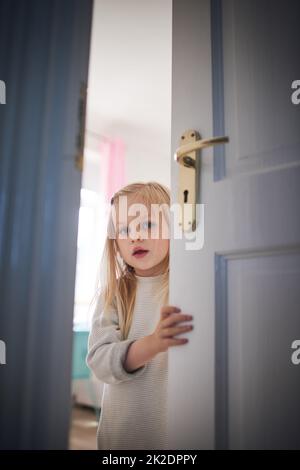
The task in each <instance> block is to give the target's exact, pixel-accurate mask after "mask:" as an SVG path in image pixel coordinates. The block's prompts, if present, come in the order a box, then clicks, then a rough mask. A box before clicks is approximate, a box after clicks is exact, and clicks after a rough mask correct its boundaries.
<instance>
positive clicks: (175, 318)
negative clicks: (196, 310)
mask: <svg viewBox="0 0 300 470" xmlns="http://www.w3.org/2000/svg"><path fill="white" fill-rule="evenodd" d="M192 319H193V316H192V315H186V314H184V313H174V315H169V316H168V317H167V318H166V319H165V320H164V322H163V324H162V325H163V327H165V326H166V327H167V326H171V325H173V324H174V323H178V322H180V321H188V320H192Z"/></svg>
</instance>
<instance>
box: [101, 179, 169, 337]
mask: <svg viewBox="0 0 300 470" xmlns="http://www.w3.org/2000/svg"><path fill="white" fill-rule="evenodd" d="M120 196H128V197H129V196H134V200H138V202H139V203H141V204H145V205H148V206H150V205H151V204H158V205H161V207H162V212H163V213H165V207H166V206H167V208H168V209H169V207H170V190H169V189H168V188H167V187H166V186H163V185H162V184H160V183H157V182H153V181H150V182H147V183H139V182H138V183H132V184H129V185H127V186H125V187H123V188H121V189H120V190H119V191H117V192H116V193H115V194H114V195H113V197H112V199H111V210H110V213H109V217H108V225H107V237H106V241H105V245H104V250H103V254H102V259H101V272H100V275H101V280H100V289H101V294H102V295H103V300H104V307H103V310H104V313H105V314H108V313H109V310H110V307H113V308H117V309H118V312H119V317H120V319H121V321H120V329H121V333H122V336H123V339H126V338H127V337H128V333H129V330H130V327H131V324H132V319H133V311H134V305H135V299H136V290H137V279H136V276H135V272H134V268H133V267H132V266H130V265H128V264H127V263H126V262H125V261H124V260H123V259H122V258H121V257H120V256H119V253H118V247H117V242H116V237H113V238H111V237H110V236H109V235H110V234H111V233H112V230H114V222H113V214H112V208H113V206H116V205H117V204H118V199H119V197H120ZM165 220H166V221H167V223H168V224H169V214H166V213H165ZM98 291H99V288H98ZM168 299H169V251H168V253H167V255H166V257H165V258H164V260H163V262H162V281H161V283H160V287H159V289H158V294H157V296H156V300H157V301H158V302H161V305H166V304H167V303H168Z"/></svg>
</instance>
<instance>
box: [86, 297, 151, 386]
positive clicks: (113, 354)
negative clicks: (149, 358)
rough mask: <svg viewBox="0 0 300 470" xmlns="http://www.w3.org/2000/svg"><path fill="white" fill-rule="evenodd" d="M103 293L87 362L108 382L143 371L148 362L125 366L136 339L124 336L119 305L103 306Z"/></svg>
mask: <svg viewBox="0 0 300 470" xmlns="http://www.w3.org/2000/svg"><path fill="white" fill-rule="evenodd" d="M103 305H104V302H103V295H102V293H101V294H100V296H99V299H98V303H97V306H96V308H95V311H94V315H93V319H92V326H91V330H90V334H89V339H88V354H87V358H86V362H87V365H88V367H89V368H90V369H91V370H92V371H93V373H94V374H95V376H96V377H97V378H98V379H99V380H101V381H102V382H104V383H108V384H118V383H121V382H125V381H128V380H133V379H134V378H135V377H138V376H140V375H142V374H143V373H144V372H145V369H146V368H147V365H148V364H147V363H146V364H145V365H143V366H142V367H140V368H138V369H136V370H134V371H132V372H128V371H126V369H125V368H124V365H123V364H124V362H125V359H126V355H127V350H128V348H129V346H130V344H131V343H133V342H134V341H135V340H134V339H126V340H122V337H121V330H120V326H119V317H118V312H117V309H116V308H111V309H110V310H109V312H105V313H104V310H103Z"/></svg>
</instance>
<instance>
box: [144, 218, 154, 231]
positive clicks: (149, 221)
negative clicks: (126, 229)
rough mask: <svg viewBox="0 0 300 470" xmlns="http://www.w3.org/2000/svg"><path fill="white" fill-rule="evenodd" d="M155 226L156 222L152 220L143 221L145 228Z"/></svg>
mask: <svg viewBox="0 0 300 470" xmlns="http://www.w3.org/2000/svg"><path fill="white" fill-rule="evenodd" d="M154 226H155V223H154V222H151V220H147V221H145V222H143V223H142V227H143V229H145V230H146V229H149V228H151V227H154Z"/></svg>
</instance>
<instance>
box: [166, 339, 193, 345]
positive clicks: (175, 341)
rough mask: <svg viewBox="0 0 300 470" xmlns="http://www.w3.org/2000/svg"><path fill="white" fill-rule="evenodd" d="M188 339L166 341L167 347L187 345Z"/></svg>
mask: <svg viewBox="0 0 300 470" xmlns="http://www.w3.org/2000/svg"><path fill="white" fill-rule="evenodd" d="M188 341H189V340H188V339H187V338H180V339H176V338H172V339H171V338H169V339H167V340H166V342H167V346H168V347H170V346H179V345H180V344H186V343H188Z"/></svg>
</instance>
